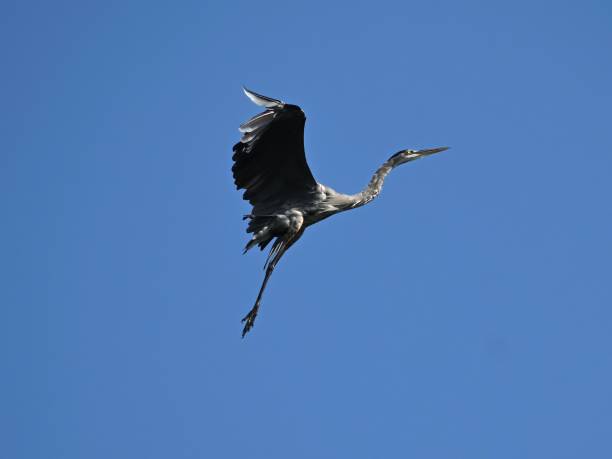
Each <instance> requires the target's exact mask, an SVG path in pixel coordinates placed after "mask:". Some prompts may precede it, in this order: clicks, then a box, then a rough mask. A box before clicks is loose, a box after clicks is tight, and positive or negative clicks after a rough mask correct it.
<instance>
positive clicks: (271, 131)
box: [232, 88, 317, 215]
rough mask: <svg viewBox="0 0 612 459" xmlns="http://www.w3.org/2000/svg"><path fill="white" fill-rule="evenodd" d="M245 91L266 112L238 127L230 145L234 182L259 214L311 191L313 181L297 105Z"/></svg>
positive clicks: (302, 113)
mask: <svg viewBox="0 0 612 459" xmlns="http://www.w3.org/2000/svg"><path fill="white" fill-rule="evenodd" d="M244 92H245V94H246V95H247V96H248V97H249V99H251V100H252V101H253V102H254V103H256V104H257V105H261V106H264V107H266V111H264V112H263V113H260V114H259V115H256V116H254V117H253V118H251V119H250V120H248V121H247V122H245V123H243V124H242V125H241V126H240V132H242V139H240V142H238V143H237V144H236V145H234V155H233V157H232V159H233V160H234V166H233V167H232V172H233V174H234V182H235V184H236V187H237V188H238V189H245V190H246V191H245V192H244V195H243V198H244V199H245V200H248V201H249V202H250V203H251V204H252V205H253V213H254V214H256V215H257V214H263V213H266V212H270V210H271V209H276V208H278V207H279V206H283V205H284V204H285V203H287V202H290V201H292V200H294V199H300V197H302V196H304V195H305V194H307V193H310V192H312V191H313V190H314V189H315V188H316V186H317V182H316V180H315V179H314V177H313V176H312V172H310V168H309V167H308V164H307V162H306V155H305V152H304V124H305V123H306V116H305V115H304V112H303V111H302V110H301V109H300V107H298V106H297V105H290V104H285V103H284V102H282V101H280V100H276V99H272V98H270V97H266V96H262V95H260V94H256V93H254V92H252V91H249V90H247V89H246V88H245V89H244Z"/></svg>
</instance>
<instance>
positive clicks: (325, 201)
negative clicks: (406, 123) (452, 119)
mask: <svg viewBox="0 0 612 459" xmlns="http://www.w3.org/2000/svg"><path fill="white" fill-rule="evenodd" d="M243 89H244V93H245V94H246V95H247V97H248V98H249V99H251V101H253V102H254V103H255V104H257V105H260V106H262V107H265V111H264V112H262V113H260V114H258V115H256V116H254V117H253V118H251V119H250V120H248V121H246V122H245V123H243V124H242V125H241V126H240V132H241V133H242V138H241V139H240V142H238V143H237V144H236V145H234V148H233V151H234V155H233V156H232V159H233V161H234V165H233V167H232V172H233V175H234V182H235V184H236V188H237V189H239V190H240V189H244V190H245V192H244V194H243V198H244V199H245V200H247V201H249V202H250V203H251V205H252V206H253V209H252V211H251V213H250V214H247V215H245V216H244V219H245V220H247V219H248V220H249V224H248V227H247V232H248V233H252V234H253V237H251V240H250V241H249V242H248V243H247V245H246V247H245V248H244V253H246V252H247V251H248V250H250V249H252V248H253V247H255V246H256V245H257V246H259V248H260V249H261V250H263V249H265V248H266V246H267V245H268V244H269V243H270V242H272V240H274V243H273V244H272V248H271V250H270V253H269V255H268V257H267V259H266V263H265V265H264V269H265V276H264V279H263V283H262V284H261V288H260V289H259V293H258V295H257V299H256V300H255V304H254V305H253V308H252V309H251V310H250V311H249V313H248V314H247V315H246V316H245V317H244V318H243V319H242V322H243V323H244V328H243V330H242V337H243V338H244V336H245V335H246V334H247V333H248V332H249V330H250V329H251V328H253V324H254V323H255V318H256V317H257V312H258V311H259V306H260V303H261V297H262V295H263V293H264V290H265V289H266V285H267V284H268V280H269V279H270V276H271V274H272V272H273V271H274V268H275V267H276V265H277V264H278V262H279V260H280V259H281V257H282V256H283V254H284V253H285V252H286V251H287V250H288V249H289V247H291V246H292V245H293V244H295V243H296V242H297V240H298V239H299V238H300V237H302V235H303V234H304V230H306V228H308V227H309V226H310V225H313V224H315V223H317V222H320V221H321V220H323V219H325V218H327V217H330V216H332V215H334V214H337V213H339V212H343V211H345V210H350V209H355V208H357V207H361V206H363V205H365V204H367V203H369V202H370V201H372V200H373V199H374V198H376V197H377V196H378V195H379V193H380V191H381V189H382V186H383V182H384V180H385V177H386V176H387V174H389V172H391V171H392V170H393V169H394V168H396V167H397V166H400V165H402V164H405V163H407V162H409V161H413V160H415V159H418V158H422V157H423V156H429V155H433V154H434V153H440V152H441V151H444V150H447V149H448V147H440V148H430V149H427V150H401V151H399V152H397V153H395V154H394V155H393V156H391V157H390V158H389V159H388V160H387V161H385V162H384V163H383V164H382V165H381V166H380V167H379V168H378V169H377V170H376V172H375V173H374V175H373V176H372V178H371V180H370V182H369V183H368V185H367V186H366V187H365V188H364V189H363V190H362V191H360V192H359V193H357V194H343V193H338V192H337V191H335V190H333V189H332V188H330V187H328V186H326V185H323V184H321V183H318V182H317V181H316V180H315V178H314V177H313V176H312V172H310V168H309V167H308V163H307V162H306V154H305V152H304V125H305V123H306V116H305V115H304V112H303V111H302V109H301V108H300V107H298V106H297V105H291V104H286V103H285V102H283V101H280V100H276V99H272V98H271V97H266V96H262V95H261V94H257V93H255V92H253V91H249V90H248V89H246V88H243Z"/></svg>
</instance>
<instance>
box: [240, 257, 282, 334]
mask: <svg viewBox="0 0 612 459" xmlns="http://www.w3.org/2000/svg"><path fill="white" fill-rule="evenodd" d="M274 266H275V263H270V264H268V267H267V268H266V276H265V277H264V280H263V283H262V284H261V288H260V289H259V294H258V295H257V299H256V300H255V305H254V306H253V307H252V308H251V310H250V311H249V313H248V314H247V315H246V316H244V318H243V319H242V322H244V323H245V324H244V328H243V329H242V337H243V338H244V335H246V334H247V333H248V332H249V330H250V329H251V328H253V325H254V324H255V318H256V317H257V312H258V311H259V304H260V303H261V297H262V296H263V292H264V290H265V289H266V285H267V284H268V280H269V279H270V276H271V275H272V271H274Z"/></svg>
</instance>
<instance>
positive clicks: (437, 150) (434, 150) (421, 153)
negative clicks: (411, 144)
mask: <svg viewBox="0 0 612 459" xmlns="http://www.w3.org/2000/svg"><path fill="white" fill-rule="evenodd" d="M449 148H450V147H439V148H430V149H427V150H419V151H417V153H418V155H419V156H427V155H433V154H434V153H440V152H442V151H446V150H448V149H449Z"/></svg>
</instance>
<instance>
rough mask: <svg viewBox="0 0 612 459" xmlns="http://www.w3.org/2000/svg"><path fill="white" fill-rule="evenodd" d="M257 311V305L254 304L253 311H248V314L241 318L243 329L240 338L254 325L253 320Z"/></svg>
mask: <svg viewBox="0 0 612 459" xmlns="http://www.w3.org/2000/svg"><path fill="white" fill-rule="evenodd" d="M258 309H259V305H258V304H256V305H255V306H253V309H251V310H250V311H249V313H248V314H247V315H246V316H244V317H243V318H242V322H244V328H243V329H242V337H243V338H244V336H245V335H246V334H247V333H248V332H249V330H250V329H251V328H253V325H254V324H255V318H256V317H257V310H258Z"/></svg>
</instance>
